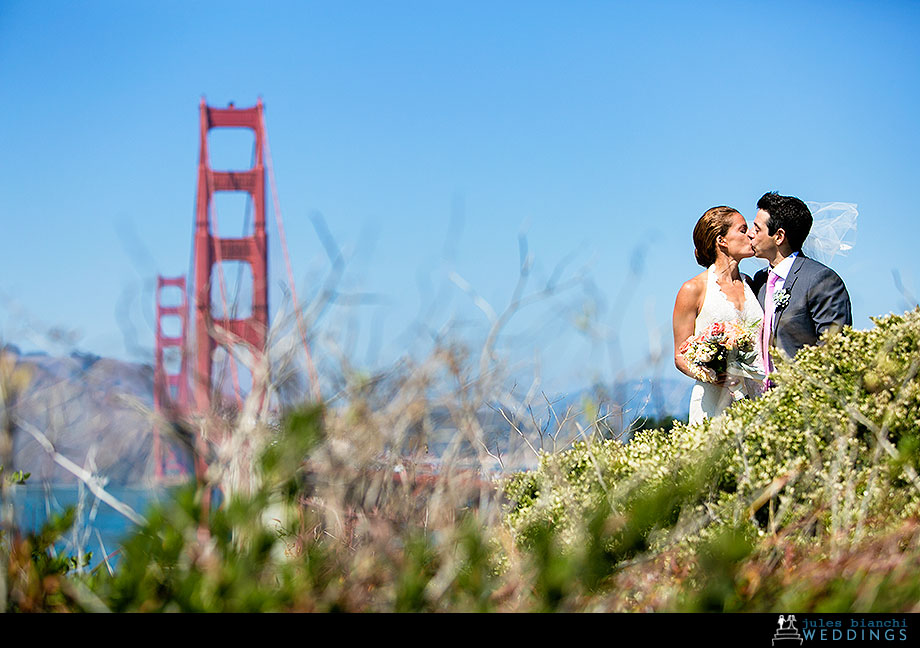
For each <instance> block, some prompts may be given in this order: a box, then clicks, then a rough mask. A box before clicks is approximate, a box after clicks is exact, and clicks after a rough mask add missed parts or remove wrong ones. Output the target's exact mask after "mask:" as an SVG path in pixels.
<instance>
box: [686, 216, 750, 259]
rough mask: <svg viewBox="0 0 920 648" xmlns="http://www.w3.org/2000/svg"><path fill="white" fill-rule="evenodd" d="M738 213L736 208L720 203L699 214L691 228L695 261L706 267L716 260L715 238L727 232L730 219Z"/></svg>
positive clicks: (730, 222) (730, 223)
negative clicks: (694, 225)
mask: <svg viewBox="0 0 920 648" xmlns="http://www.w3.org/2000/svg"><path fill="white" fill-rule="evenodd" d="M738 213H740V212H739V211H738V210H737V209H733V208H731V207H726V206H725V205H722V206H720V207H713V208H712V209H707V210H706V213H705V214H703V215H702V216H700V219H699V220H698V221H697V222H696V227H694V228H693V245H694V246H695V249H694V251H693V252H694V254H695V255H696V262H697V263H699V264H700V265H701V266H703V267H704V268H708V267H709V266H711V265H712V264H713V263H715V262H716V239H718V238H719V237H720V236H725V235H726V234H727V233H728V228H730V227H731V225H732V219H733V217H734V215H735V214H738Z"/></svg>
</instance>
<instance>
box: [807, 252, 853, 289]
mask: <svg viewBox="0 0 920 648" xmlns="http://www.w3.org/2000/svg"><path fill="white" fill-rule="evenodd" d="M801 270H802V271H804V274H805V275H806V276H807V277H808V279H806V281H808V282H809V283H810V284H811V285H814V286H822V287H823V288H822V290H832V291H836V292H847V288H846V284H845V283H844V282H843V279H842V278H841V277H840V275H839V274H837V272H836V271H835V270H834V269H833V268H829V267H828V266H826V265H824V264H823V263H821V262H820V261H815V260H814V259H812V258H810V257H806V256H803V257H802V268H801Z"/></svg>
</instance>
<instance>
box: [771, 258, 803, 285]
mask: <svg viewBox="0 0 920 648" xmlns="http://www.w3.org/2000/svg"><path fill="white" fill-rule="evenodd" d="M798 255H799V253H798V252H793V253H792V254H790V255H789V256H787V257H786V258H785V259H783V260H782V261H780V262H779V263H777V264H776V266H775V267H773V268H772V269H771V270H770V272H772V273H773V274H777V275H779V278H780V279H782V280H783V281H785V280H786V277H788V276H789V271H790V270H792V262H793V261H795V258H796V257H797V256H798Z"/></svg>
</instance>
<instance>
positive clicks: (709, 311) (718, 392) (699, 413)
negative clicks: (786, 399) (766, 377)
mask: <svg viewBox="0 0 920 648" xmlns="http://www.w3.org/2000/svg"><path fill="white" fill-rule="evenodd" d="M737 319H741V320H744V321H745V322H747V323H749V324H750V323H754V322H758V321H762V320H763V309H762V308H761V307H760V303H759V302H758V301H757V296H756V295H755V294H754V291H753V290H751V287H750V286H749V285H748V283H747V281H745V282H744V308H742V309H741V310H740V311H739V310H738V309H737V308H735V305H734V304H732V303H731V302H730V301H729V300H728V297H726V296H725V293H723V292H722V289H721V288H719V284H718V283H717V282H716V273H715V266H709V270H707V271H706V295H705V296H704V297H703V306H702V308H700V313H699V315H697V316H696V325H695V327H694V331H693V334H694V335H699V334H700V333H702V332H703V331H704V330H706V328H708V327H709V326H710V325H711V324H713V323H715V322H727V321H730V320H737ZM757 346H759V345H757ZM759 355H760V354H759V351H758V358H757V365H756V368H757V369H758V371H762V368H763V362H762V359H761V358H760V357H759ZM739 380H741V384H740V385H738V387H737V388H740V389H741V391H743V392H744V393H745V394H746V395H748V396H754V395H755V394H756V393H757V392H758V390H759V389H760V388H761V383H760V381H757V380H753V379H750V378H742V379H739ZM732 400H733V398H732V394H731V391H729V390H728V389H726V388H725V387H722V386H721V385H714V384H712V383H706V382H702V381H701V380H697V381H696V384H695V385H694V386H693V391H692V392H691V393H690V424H691V425H692V424H693V423H698V422H700V421H702V420H703V419H704V418H707V417H713V416H718V415H719V414H721V413H722V411H723V410H724V409H725V408H726V407H728V406H729V405H731V404H732Z"/></svg>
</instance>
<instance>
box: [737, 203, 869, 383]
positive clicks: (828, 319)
mask: <svg viewBox="0 0 920 648" xmlns="http://www.w3.org/2000/svg"><path fill="white" fill-rule="evenodd" d="M811 223H812V217H811V212H810V211H809V210H808V207H807V206H806V205H805V203H804V202H802V201H801V200H799V199H798V198H794V197H792V196H780V195H779V194H777V193H776V192H772V193H767V194H764V196H763V197H762V198H761V199H760V200H758V201H757V217H756V218H755V219H754V226H753V227H752V228H751V229H749V230H748V237H749V238H750V239H751V247H752V248H753V249H754V256H756V257H758V258H761V259H766V260H767V261H768V262H769V263H770V268H769V270H768V269H766V268H765V269H763V270H761V271H760V272H758V273H757V274H755V275H754V279H753V281H752V284H753V285H752V288H753V290H754V292H755V293H757V300H758V301H759V302H760V305H761V306H763V310H764V319H763V321H764V326H763V337H762V339H761V348H762V350H763V352H764V354H763V357H764V368H765V370H766V374H767V375H769V374H770V372H771V371H772V370H773V362H772V361H771V360H770V356H769V353H770V352H772V353H773V354H774V356H773V357H776V356H775V354H776V353H777V352H778V351H779V352H782V353H784V354H785V355H786V356H788V357H789V358H793V357H795V354H796V353H798V351H799V349H801V348H802V347H803V346H805V345H813V344H817V342H818V338H819V337H821V334H822V333H824V332H825V331H827V330H839V329H840V328H842V327H843V326H850V325H852V324H853V315H852V313H851V311H850V295H849V294H848V293H847V289H846V286H844V285H843V281H842V280H841V279H840V277H839V276H837V273H836V272H834V271H833V270H831V269H830V268H828V267H827V266H825V265H823V264H821V263H818V262H817V261H815V260H814V259H809V258H808V257H806V256H805V255H804V254H802V243H804V242H805V238H806V237H807V236H808V232H809V231H810V230H811Z"/></svg>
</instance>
